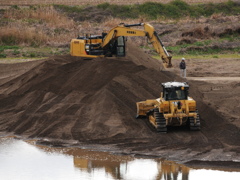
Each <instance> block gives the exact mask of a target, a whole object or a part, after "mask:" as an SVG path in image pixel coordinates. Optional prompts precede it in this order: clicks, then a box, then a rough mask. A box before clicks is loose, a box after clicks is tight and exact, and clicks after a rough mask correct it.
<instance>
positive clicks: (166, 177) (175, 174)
mask: <svg viewBox="0 0 240 180" xmlns="http://www.w3.org/2000/svg"><path fill="white" fill-rule="evenodd" d="M157 162H158V169H159V171H158V172H159V173H158V175H157V178H156V179H158V180H177V179H179V178H180V177H179V176H181V178H180V179H182V180H188V176H189V171H190V168H189V167H187V166H184V165H181V164H177V163H175V162H173V161H166V160H164V161H157Z"/></svg>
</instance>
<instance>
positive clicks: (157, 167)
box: [0, 137, 240, 180]
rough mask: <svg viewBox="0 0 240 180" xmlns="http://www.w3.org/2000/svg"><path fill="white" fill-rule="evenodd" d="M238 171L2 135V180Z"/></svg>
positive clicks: (187, 179) (220, 175) (193, 179)
mask: <svg viewBox="0 0 240 180" xmlns="http://www.w3.org/2000/svg"><path fill="white" fill-rule="evenodd" d="M239 171H240V170H239ZM239 171H237V170H235V171H229V170H228V171H223V170H221V171H220V170H209V169H193V168H189V167H186V166H184V165H181V164H177V163H175V162H172V161H166V160H161V159H147V158H135V157H132V156H120V155H113V154H110V153H107V152H96V151H91V150H87V149H79V148H50V147H46V146H37V145H35V141H22V140H18V139H14V138H9V137H8V138H3V137H2V138H0V179H3V180H16V179H17V180H33V179H34V180H55V179H57V180H75V179H77V180H80V179H84V180H88V179H89V180H92V179H93V180H95V179H96V180H105V179H106V180H110V179H126V180H135V179H136V180H169V179H171V180H198V179H201V180H202V179H218V180H219V179H224V180H226V179H231V180H235V179H236V180H237V179H240V172H239Z"/></svg>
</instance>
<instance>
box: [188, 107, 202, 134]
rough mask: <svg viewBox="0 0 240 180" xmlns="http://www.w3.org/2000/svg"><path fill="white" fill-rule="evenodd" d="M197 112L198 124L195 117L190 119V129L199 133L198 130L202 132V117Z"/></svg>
mask: <svg viewBox="0 0 240 180" xmlns="http://www.w3.org/2000/svg"><path fill="white" fill-rule="evenodd" d="M196 112H197V120H196V124H195V123H194V118H193V117H189V127H190V130H191V131H198V130H200V126H201V123H200V117H199V114H198V111H196Z"/></svg>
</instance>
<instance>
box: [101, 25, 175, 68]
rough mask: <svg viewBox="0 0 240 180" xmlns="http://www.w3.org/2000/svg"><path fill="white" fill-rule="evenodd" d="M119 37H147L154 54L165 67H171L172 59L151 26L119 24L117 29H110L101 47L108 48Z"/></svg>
mask: <svg viewBox="0 0 240 180" xmlns="http://www.w3.org/2000/svg"><path fill="white" fill-rule="evenodd" d="M133 26H143V27H144V29H143V30H141V29H133V28H131V27H133ZM119 36H147V38H148V40H149V41H150V43H151V44H152V45H153V47H154V49H155V50H156V52H157V53H158V54H159V55H160V57H161V59H162V61H163V63H164V64H166V66H167V67H172V63H171V59H172V57H171V56H170V55H169V54H168V52H167V50H166V49H165V47H164V45H163V43H162V41H161V39H160V38H159V36H158V35H157V32H156V31H155V30H154V28H153V26H151V25H150V24H147V23H139V24H131V25H126V24H123V23H122V24H120V25H118V26H117V27H115V28H113V29H111V30H110V31H109V32H108V33H107V35H106V36H105V38H104V40H103V43H102V45H101V46H102V47H103V48H104V47H106V46H108V44H109V43H110V42H111V41H112V40H114V39H116V38H117V37H119Z"/></svg>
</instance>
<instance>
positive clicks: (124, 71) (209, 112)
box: [0, 46, 240, 154]
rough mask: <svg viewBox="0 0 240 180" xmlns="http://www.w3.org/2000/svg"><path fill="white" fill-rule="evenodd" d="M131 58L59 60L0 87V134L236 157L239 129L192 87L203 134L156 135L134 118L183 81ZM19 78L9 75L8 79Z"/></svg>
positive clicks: (142, 57) (137, 55)
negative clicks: (165, 86)
mask: <svg viewBox="0 0 240 180" xmlns="http://www.w3.org/2000/svg"><path fill="white" fill-rule="evenodd" d="M128 54H129V55H128V56H127V57H126V58H97V59H92V60H85V59H83V58H76V57H70V56H56V57H51V58H49V59H47V60H45V61H43V62H40V63H39V62H36V63H37V64H36V66H32V67H33V68H29V69H26V70H25V73H23V71H21V73H20V74H19V76H16V75H15V76H14V78H12V79H10V80H9V81H7V82H5V83H3V84H2V85H1V96H0V104H1V106H0V131H4V132H14V133H16V134H19V135H24V136H27V137H31V138H36V137H47V138H54V139H63V140H78V141H79V142H81V143H94V144H112V145H114V144H115V145H117V146H118V147H120V148H123V149H125V150H128V151H136V152H140V151H142V152H149V153H153V154H155V153H156V152H158V151H159V152H160V151H161V150H166V152H168V151H169V150H170V149H172V150H173V149H175V150H181V149H182V150H183V149H184V150H196V151H209V150H211V149H214V148H227V149H228V150H234V151H237V149H238V150H239V148H238V147H239V146H240V141H239V139H240V134H239V128H237V127H235V126H233V125H231V124H229V123H228V121H226V120H224V119H223V118H221V117H220V116H219V115H218V114H217V113H216V112H215V111H214V109H211V108H210V107H209V106H208V105H206V104H205V103H204V102H203V100H202V94H201V93H200V92H199V90H198V88H197V86H196V87H195V86H194V83H193V82H192V83H191V88H192V89H191V96H193V97H194V98H195V99H196V100H197V102H198V108H199V112H200V115H201V120H202V130H201V131H199V132H190V131H189V130H188V128H186V127H177V128H169V132H168V133H167V134H159V133H156V132H155V131H154V130H153V129H152V128H151V127H149V126H148V124H147V123H146V121H145V120H139V119H135V115H136V104H135V103H136V102H138V101H142V100H145V99H151V98H154V99H155V98H157V97H159V94H160V91H161V83H162V82H167V81H173V80H180V78H179V77H177V76H176V75H174V74H173V73H171V72H169V71H161V69H162V66H161V62H160V61H157V60H155V59H152V58H150V57H149V56H147V55H146V54H145V53H143V52H142V51H141V50H139V49H137V48H135V47H131V46H130V47H129V48H128ZM12 66H13V67H15V66H16V64H13V65H12ZM2 68H3V67H2ZM13 69H14V68H13ZM14 73H15V72H14V71H13V72H11V71H9V76H11V74H14ZM188 154H189V152H188Z"/></svg>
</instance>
